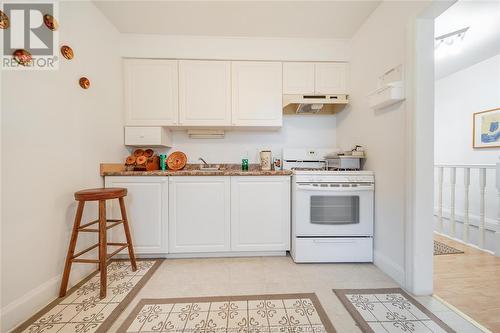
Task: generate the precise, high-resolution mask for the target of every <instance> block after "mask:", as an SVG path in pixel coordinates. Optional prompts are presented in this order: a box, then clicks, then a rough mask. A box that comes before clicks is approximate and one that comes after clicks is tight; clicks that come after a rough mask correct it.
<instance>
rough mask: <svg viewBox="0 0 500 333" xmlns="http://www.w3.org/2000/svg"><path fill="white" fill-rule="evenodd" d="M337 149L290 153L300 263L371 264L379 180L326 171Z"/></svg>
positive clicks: (295, 251)
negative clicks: (377, 181) (329, 157)
mask: <svg viewBox="0 0 500 333" xmlns="http://www.w3.org/2000/svg"><path fill="white" fill-rule="evenodd" d="M334 152H335V149H285V150H284V151H283V168H284V169H287V170H293V171H294V175H293V178H292V179H293V181H292V250H291V255H292V258H293V259H294V261H295V262H298V263H301V262H372V261H373V224H374V218H373V211H374V191H375V177H374V174H373V172H372V171H350V170H326V158H325V157H326V156H329V155H331V154H332V153H334Z"/></svg>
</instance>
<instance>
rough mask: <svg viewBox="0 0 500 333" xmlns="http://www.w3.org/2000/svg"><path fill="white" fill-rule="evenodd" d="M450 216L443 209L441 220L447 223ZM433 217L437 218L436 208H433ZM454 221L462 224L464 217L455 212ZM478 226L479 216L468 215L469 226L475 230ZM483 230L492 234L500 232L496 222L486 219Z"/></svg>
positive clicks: (449, 211)
mask: <svg viewBox="0 0 500 333" xmlns="http://www.w3.org/2000/svg"><path fill="white" fill-rule="evenodd" d="M450 215H451V210H450V209H448V208H444V207H443V220H447V221H449V220H450ZM434 217H435V218H438V209H437V208H436V207H435V208H434ZM455 221H456V222H457V223H461V224H463V223H464V221H465V215H464V214H463V213H462V212H459V211H456V212H455ZM479 225H480V218H479V216H478V215H474V214H470V215H469V226H471V227H476V228H477V227H479ZM484 228H485V230H489V231H493V232H495V231H500V224H499V222H498V220H496V219H492V218H489V217H486V218H485V222H484Z"/></svg>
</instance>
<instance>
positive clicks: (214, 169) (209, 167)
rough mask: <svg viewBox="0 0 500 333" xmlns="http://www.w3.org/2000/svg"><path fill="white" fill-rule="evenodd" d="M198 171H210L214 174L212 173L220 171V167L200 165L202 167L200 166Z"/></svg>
mask: <svg viewBox="0 0 500 333" xmlns="http://www.w3.org/2000/svg"><path fill="white" fill-rule="evenodd" d="M200 171H211V172H214V171H221V169H220V165H214V166H205V165H202V166H200Z"/></svg>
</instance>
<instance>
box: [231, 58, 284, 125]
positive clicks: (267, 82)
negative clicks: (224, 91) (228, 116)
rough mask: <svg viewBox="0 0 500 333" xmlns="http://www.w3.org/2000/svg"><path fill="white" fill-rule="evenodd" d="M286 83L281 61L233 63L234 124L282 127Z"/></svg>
mask: <svg viewBox="0 0 500 333" xmlns="http://www.w3.org/2000/svg"><path fill="white" fill-rule="evenodd" d="M282 81H283V78H282V65H281V63H279V62H252V61H236V62H233V63H232V97H233V113H232V114H233V117H232V123H233V125H237V126H282V123H283V108H282V107H283V106H282V103H283V102H282V98H283V89H282V83H283V82H282Z"/></svg>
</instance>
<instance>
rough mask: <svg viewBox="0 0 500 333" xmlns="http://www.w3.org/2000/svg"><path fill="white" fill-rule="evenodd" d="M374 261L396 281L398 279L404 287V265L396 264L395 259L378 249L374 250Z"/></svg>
mask: <svg viewBox="0 0 500 333" xmlns="http://www.w3.org/2000/svg"><path fill="white" fill-rule="evenodd" d="M373 263H374V264H375V266H377V267H378V268H379V269H380V270H381V271H382V272H384V273H385V274H387V275H389V277H391V278H392V279H393V280H394V281H396V282H397V283H398V284H399V285H400V286H401V287H404V283H405V270H404V268H403V267H401V266H399V265H398V264H396V263H395V262H394V261H392V260H390V259H389V258H387V257H386V256H384V255H383V254H381V253H380V252H378V251H375V252H374V261H373Z"/></svg>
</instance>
